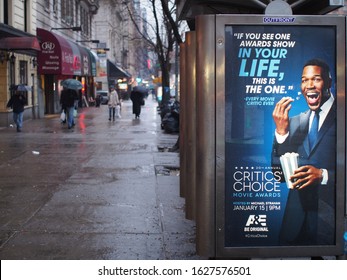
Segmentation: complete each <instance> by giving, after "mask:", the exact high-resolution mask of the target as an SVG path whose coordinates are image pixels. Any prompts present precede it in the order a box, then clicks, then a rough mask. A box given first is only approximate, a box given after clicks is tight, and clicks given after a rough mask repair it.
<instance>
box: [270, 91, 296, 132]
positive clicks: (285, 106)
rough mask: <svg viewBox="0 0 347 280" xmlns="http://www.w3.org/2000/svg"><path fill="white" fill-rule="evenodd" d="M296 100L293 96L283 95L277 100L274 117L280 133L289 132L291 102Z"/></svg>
mask: <svg viewBox="0 0 347 280" xmlns="http://www.w3.org/2000/svg"><path fill="white" fill-rule="evenodd" d="M293 101H294V99H293V98H291V97H283V98H282V99H281V100H280V101H278V102H277V104H276V106H275V109H274V111H273V113H272V117H273V119H274V121H275V124H276V131H277V133H278V134H280V135H285V134H287V133H288V129H289V110H290V108H291V107H292V105H291V103H292V102H293Z"/></svg>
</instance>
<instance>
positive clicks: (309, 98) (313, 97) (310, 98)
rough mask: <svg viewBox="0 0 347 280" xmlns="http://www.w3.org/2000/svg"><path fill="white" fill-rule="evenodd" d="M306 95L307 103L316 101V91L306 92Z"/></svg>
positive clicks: (312, 103)
mask: <svg viewBox="0 0 347 280" xmlns="http://www.w3.org/2000/svg"><path fill="white" fill-rule="evenodd" d="M306 97H307V102H308V103H309V105H316V103H317V102H318V98H319V94H318V93H316V92H308V93H307V94H306Z"/></svg>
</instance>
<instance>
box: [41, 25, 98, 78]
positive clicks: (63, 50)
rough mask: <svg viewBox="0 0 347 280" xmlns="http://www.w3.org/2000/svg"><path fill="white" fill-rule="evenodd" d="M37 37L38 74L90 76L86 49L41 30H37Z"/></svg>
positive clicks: (90, 60)
mask: <svg viewBox="0 0 347 280" xmlns="http://www.w3.org/2000/svg"><path fill="white" fill-rule="evenodd" d="M37 37H38V38H39V40H40V45H41V51H40V52H39V53H38V57H37V61H38V69H37V71H38V73H39V74H54V75H73V76H92V59H91V55H90V53H89V52H90V51H89V50H88V49H86V48H85V47H82V46H80V45H78V44H76V43H74V42H72V41H70V40H68V39H65V38H64V37H63V36H60V35H58V34H55V33H52V32H50V31H48V30H45V29H41V28H37ZM95 72H96V71H95Z"/></svg>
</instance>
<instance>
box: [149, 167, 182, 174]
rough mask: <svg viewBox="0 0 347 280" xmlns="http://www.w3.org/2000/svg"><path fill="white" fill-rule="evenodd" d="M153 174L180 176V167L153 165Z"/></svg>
mask: <svg viewBox="0 0 347 280" xmlns="http://www.w3.org/2000/svg"><path fill="white" fill-rule="evenodd" d="M155 175H157V176H180V169H179V168H178V167H177V166H163V165H156V166H155Z"/></svg>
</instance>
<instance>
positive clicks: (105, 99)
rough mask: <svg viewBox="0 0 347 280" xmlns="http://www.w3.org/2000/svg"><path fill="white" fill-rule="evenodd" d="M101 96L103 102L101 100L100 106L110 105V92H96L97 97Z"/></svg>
mask: <svg viewBox="0 0 347 280" xmlns="http://www.w3.org/2000/svg"><path fill="white" fill-rule="evenodd" d="M99 94H100V96H101V98H100V99H101V100H100V104H107V103H108V97H107V94H108V91H107V90H97V91H96V96H98V95H99Z"/></svg>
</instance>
